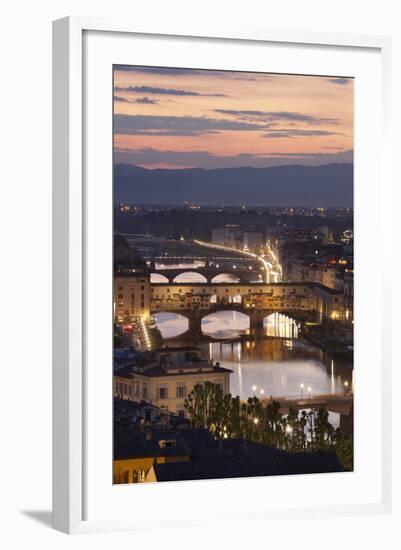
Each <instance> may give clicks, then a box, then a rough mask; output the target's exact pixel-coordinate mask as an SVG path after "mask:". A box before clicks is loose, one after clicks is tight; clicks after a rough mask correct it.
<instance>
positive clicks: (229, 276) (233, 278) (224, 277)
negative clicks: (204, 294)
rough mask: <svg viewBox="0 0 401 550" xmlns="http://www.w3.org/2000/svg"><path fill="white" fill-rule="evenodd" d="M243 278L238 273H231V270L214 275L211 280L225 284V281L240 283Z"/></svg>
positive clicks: (214, 282)
mask: <svg viewBox="0 0 401 550" xmlns="http://www.w3.org/2000/svg"><path fill="white" fill-rule="evenodd" d="M240 280H241V278H240V276H239V275H238V273H230V272H224V273H218V274H217V275H215V276H214V277H212V279H211V282H212V283H213V284H225V283H239V282H240Z"/></svg>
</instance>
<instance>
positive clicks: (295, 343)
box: [154, 274, 353, 424]
mask: <svg viewBox="0 0 401 550" xmlns="http://www.w3.org/2000/svg"><path fill="white" fill-rule="evenodd" d="M187 277H188V282H194V281H195V280H196V279H195V277H196V275H195V274H191V275H188V276H187ZM228 280H230V279H229V278H228ZM181 282H186V280H185V279H182V281H181ZM221 282H223V281H221ZM154 317H155V319H156V322H157V326H158V328H159V329H160V332H161V334H162V336H163V339H164V340H165V344H166V345H170V346H179V345H190V344H191V342H190V341H188V340H186V339H185V337H184V336H183V335H184V333H185V332H186V330H187V328H188V320H187V319H186V318H185V317H183V316H181V315H177V314H173V313H158V314H156V315H155V316H154ZM202 332H203V333H204V334H205V335H207V336H208V337H209V341H204V340H202V339H200V342H199V343H197V345H198V346H199V347H200V348H201V349H202V355H203V357H204V358H208V359H211V360H213V361H214V362H216V361H218V362H219V363H220V365H221V366H222V367H225V368H228V369H231V370H232V371H233V372H232V374H231V375H230V391H231V393H232V395H239V396H240V397H241V399H247V398H248V397H250V396H252V395H258V396H259V397H260V396H265V397H270V396H273V397H290V396H292V397H296V396H299V397H301V396H304V397H305V398H306V397H308V395H309V391H308V389H309V388H311V390H310V393H311V395H319V394H335V393H342V392H343V391H344V382H348V384H349V386H350V387H352V385H353V370H352V365H349V364H346V363H344V362H343V361H340V360H336V359H333V358H331V357H330V356H329V355H328V354H327V353H325V352H323V351H322V350H320V349H319V348H317V347H315V346H312V345H311V344H309V343H308V342H306V341H305V340H303V339H302V338H301V337H300V336H299V335H298V325H297V323H296V322H295V321H294V320H293V319H290V318H288V317H286V316H284V315H280V314H274V315H271V316H270V317H268V318H266V319H265V321H264V328H263V334H261V335H259V337H256V338H252V339H249V338H247V339H243V340H239V339H238V338H239V337H240V336H241V335H244V334H247V333H249V319H248V317H247V316H246V315H244V314H242V313H240V312H235V311H221V312H219V313H214V314H211V315H208V316H207V317H206V318H204V319H203V320H202ZM181 335H182V336H183V337H182V338H181V337H180V336H181ZM302 385H303V388H302ZM254 387H256V390H254ZM337 417H338V415H335V414H330V420H331V422H332V423H333V424H337V421H338V418H337Z"/></svg>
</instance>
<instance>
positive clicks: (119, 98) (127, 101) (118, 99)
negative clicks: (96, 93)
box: [113, 95, 130, 103]
mask: <svg viewBox="0 0 401 550" xmlns="http://www.w3.org/2000/svg"><path fill="white" fill-rule="evenodd" d="M113 100H114V101H116V102H120V103H130V100H129V99H125V97H120V96H118V95H115V96H114V97H113Z"/></svg>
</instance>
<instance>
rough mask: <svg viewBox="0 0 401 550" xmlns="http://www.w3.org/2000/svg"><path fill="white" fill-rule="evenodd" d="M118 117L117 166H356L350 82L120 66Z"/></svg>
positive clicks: (116, 95) (116, 91)
mask: <svg viewBox="0 0 401 550" xmlns="http://www.w3.org/2000/svg"><path fill="white" fill-rule="evenodd" d="M114 117H115V118H114V128H115V135H114V152H115V162H116V163H129V164H136V165H139V166H144V167H146V168H156V167H167V168H180V167H181V168H183V167H202V168H217V167H228V166H271V165H274V164H289V163H291V164H299V163H303V164H326V163H328V162H352V149H353V80H352V79H347V78H337V77H334V76H332V77H316V76H297V75H273V74H263V73H241V72H226V71H202V70H191V69H158V68H151V67H149V68H141V67H127V66H123V67H118V66H117V67H115V71H114Z"/></svg>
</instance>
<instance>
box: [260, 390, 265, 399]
mask: <svg viewBox="0 0 401 550" xmlns="http://www.w3.org/2000/svg"><path fill="white" fill-rule="evenodd" d="M264 393H265V390H264V389H263V388H262V389H261V390H260V395H261V398H260V399H261V400H262V399H263V396H264Z"/></svg>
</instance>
